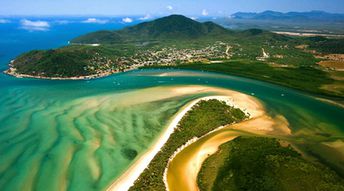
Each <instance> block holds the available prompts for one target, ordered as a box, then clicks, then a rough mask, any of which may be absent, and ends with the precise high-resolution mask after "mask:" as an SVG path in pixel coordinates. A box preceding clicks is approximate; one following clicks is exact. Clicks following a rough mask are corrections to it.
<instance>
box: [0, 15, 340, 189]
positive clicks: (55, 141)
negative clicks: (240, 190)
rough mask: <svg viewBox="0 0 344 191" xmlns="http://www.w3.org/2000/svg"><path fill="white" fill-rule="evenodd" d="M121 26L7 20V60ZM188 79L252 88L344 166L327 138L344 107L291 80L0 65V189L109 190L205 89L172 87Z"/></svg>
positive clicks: (0, 61) (0, 55)
mask: <svg viewBox="0 0 344 191" xmlns="http://www.w3.org/2000/svg"><path fill="white" fill-rule="evenodd" d="M52 19H54V18H49V19H47V20H49V21H51V22H52ZM115 27H117V28H120V27H123V25H122V24H106V25H90V24H89V25H85V24H80V23H79V24H75V23H74V24H67V25H56V26H55V25H52V27H51V28H50V30H49V31H43V32H42V31H25V30H23V29H19V28H18V23H16V22H13V23H10V24H6V25H0V34H1V35H0V42H1V44H0V68H1V69H6V67H7V63H8V62H9V61H10V60H11V59H13V58H14V56H16V55H18V54H20V53H21V52H23V51H27V50H31V49H37V48H39V49H46V48H52V47H57V46H60V45H64V44H66V42H67V41H68V40H69V39H70V38H72V37H74V36H78V35H79V34H82V33H84V32H88V31H89V30H96V29H103V28H115ZM71 29H73V30H71ZM162 73H169V74H170V76H159V74H162ZM175 74H178V75H175ZM187 85H204V86H214V87H222V88H228V89H233V90H237V91H240V92H244V93H247V94H252V95H254V96H255V97H257V98H258V99H259V100H261V101H262V102H263V103H264V105H265V106H266V108H267V109H268V112H269V113H270V114H271V115H283V116H284V117H285V118H286V119H287V120H288V122H289V124H290V126H291V128H292V132H293V138H294V139H295V140H296V142H298V143H299V144H300V147H302V148H303V149H306V150H307V149H308V150H309V151H311V152H310V153H312V154H313V155H314V156H317V157H318V158H319V159H321V160H322V161H325V162H327V163H328V164H330V165H331V166H332V167H333V168H334V169H335V170H337V171H338V172H339V173H340V172H343V170H344V167H343V164H342V162H340V161H342V159H343V158H341V157H343V156H342V155H341V153H340V151H338V150H336V149H333V148H330V147H326V146H324V145H323V144H322V143H323V142H330V143H331V142H335V141H338V140H342V141H343V139H344V123H343V119H342V118H343V116H344V109H343V108H340V107H337V106H333V105H329V104H326V103H323V102H320V101H318V100H316V99H314V98H312V97H310V96H308V95H304V94H302V93H300V92H297V91H293V90H290V89H288V88H283V87H279V86H275V85H271V84H268V83H263V82H258V81H254V80H249V79H244V78H238V77H230V76H225V75H218V74H213V73H206V72H190V71H181V70H136V71H131V72H126V73H121V74H116V75H113V76H109V77H106V78H102V79H97V80H91V81H49V80H34V79H16V78H13V77H9V76H6V75H3V74H0V95H1V97H0V122H1V123H0V164H1V165H0V190H11V191H12V190H67V189H68V190H104V189H105V188H106V187H107V186H108V185H109V184H110V183H111V182H112V181H113V180H115V179H116V177H118V176H119V175H120V174H121V173H123V172H124V171H125V169H127V168H128V167H129V166H130V164H132V163H133V161H135V159H137V158H138V156H140V155H141V154H142V153H144V152H145V151H146V150H147V149H148V148H149V147H150V146H151V145H152V144H153V143H154V141H155V140H156V138H157V137H158V136H159V134H160V133H161V132H162V131H163V129H164V127H165V126H166V125H167V124H168V122H169V120H171V118H172V117H173V115H174V114H175V113H176V112H177V111H178V110H179V109H180V108H181V107H182V106H183V105H185V104H186V103H187V102H188V101H190V100H192V99H194V98H197V97H201V96H204V95H205V94H208V93H198V94H193V95H189V94H182V95H181V94H174V93H173V88H174V87H184V86H187ZM209 94H212V93H211V92H209ZM318 148H321V149H318ZM324 153H326V154H324ZM326 159H328V160H326Z"/></svg>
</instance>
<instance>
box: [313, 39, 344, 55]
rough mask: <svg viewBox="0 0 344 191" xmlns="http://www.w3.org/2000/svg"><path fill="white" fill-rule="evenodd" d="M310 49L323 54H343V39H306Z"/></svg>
mask: <svg viewBox="0 0 344 191" xmlns="http://www.w3.org/2000/svg"><path fill="white" fill-rule="evenodd" d="M308 40H309V42H308V43H309V45H310V48H311V49H314V50H317V51H318V52H320V53H324V54H344V39H327V38H324V37H313V38H308Z"/></svg>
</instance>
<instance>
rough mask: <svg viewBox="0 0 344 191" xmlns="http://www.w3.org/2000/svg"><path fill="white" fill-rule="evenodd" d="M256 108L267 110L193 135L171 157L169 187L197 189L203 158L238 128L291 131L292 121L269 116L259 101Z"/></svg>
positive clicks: (167, 172)
mask: <svg viewBox="0 0 344 191" xmlns="http://www.w3.org/2000/svg"><path fill="white" fill-rule="evenodd" d="M256 109H257V110H261V111H264V112H263V113H261V112H256V113H253V116H250V118H249V119H247V120H244V121H242V122H239V123H234V124H228V125H226V126H220V127H218V128H216V129H215V130H213V131H211V132H208V133H207V134H205V135H203V136H202V137H199V138H193V139H190V140H189V141H187V142H186V143H185V144H184V145H182V146H181V147H179V148H178V149H177V150H176V151H175V152H174V154H173V155H172V156H171V157H170V158H169V161H168V164H167V166H166V168H165V170H164V177H163V180H164V183H165V187H166V189H167V191H174V190H178V189H179V188H182V189H185V190H191V191H197V190H198V185H197V176H198V173H199V171H200V169H201V167H202V164H203V162H204V161H205V160H206V159H207V158H208V157H209V156H210V155H212V154H214V153H215V152H217V151H218V149H219V146H220V145H222V144H223V143H225V142H228V141H231V140H233V139H234V138H236V137H238V136H240V134H241V133H239V132H235V131H236V130H239V131H240V130H241V131H243V132H246V133H254V134H257V135H259V134H260V135H267V134H271V133H276V134H282V135H290V130H289V129H286V128H287V127H288V125H289V124H288V123H286V122H285V121H284V119H283V118H281V117H276V118H271V117H269V116H267V114H266V112H265V110H263V107H262V106H260V105H257V107H256ZM249 114H251V113H249ZM257 124H261V125H262V127H257ZM258 126H260V125H258ZM190 153H192V154H190ZM171 166H172V167H171ZM171 170H172V172H171ZM171 182H172V183H171ZM173 185H178V188H173Z"/></svg>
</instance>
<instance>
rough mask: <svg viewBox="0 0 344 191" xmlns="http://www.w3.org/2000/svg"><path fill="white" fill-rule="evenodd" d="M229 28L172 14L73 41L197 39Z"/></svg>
mask: <svg viewBox="0 0 344 191" xmlns="http://www.w3.org/2000/svg"><path fill="white" fill-rule="evenodd" d="M229 33H231V32H230V31H229V30H227V29H225V28H223V27H222V26H220V25H217V24H215V23H213V22H205V23H200V22H197V21H194V20H192V19H190V18H188V17H185V16H182V15H171V16H168V17H163V18H160V19H156V20H154V21H150V22H144V23H140V24H138V25H135V26H132V27H127V28H124V29H122V30H117V31H98V32H94V33H90V34H86V35H83V36H80V37H78V38H76V39H73V40H72V43H83V44H93V43H100V44H113V43H120V42H131V41H143V40H169V39H174V40H175V39H188V40H189V39H196V38H202V37H207V36H213V37H214V36H217V35H226V34H229Z"/></svg>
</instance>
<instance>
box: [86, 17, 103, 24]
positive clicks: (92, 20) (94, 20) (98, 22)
mask: <svg viewBox="0 0 344 191" xmlns="http://www.w3.org/2000/svg"><path fill="white" fill-rule="evenodd" d="M108 22H109V21H108V20H102V19H96V18H88V19H87V20H84V21H82V23H94V24H106V23H108Z"/></svg>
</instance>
